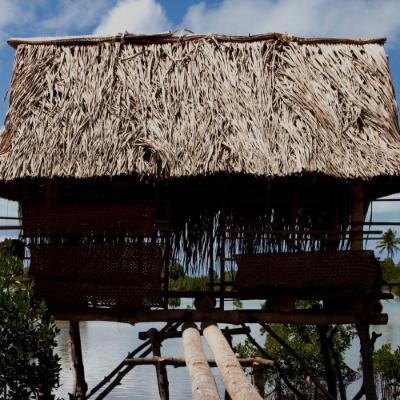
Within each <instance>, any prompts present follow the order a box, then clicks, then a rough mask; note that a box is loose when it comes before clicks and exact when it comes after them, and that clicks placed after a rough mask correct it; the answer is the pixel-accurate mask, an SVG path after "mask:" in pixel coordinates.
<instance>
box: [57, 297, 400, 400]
mask: <svg viewBox="0 0 400 400" xmlns="http://www.w3.org/2000/svg"><path fill="white" fill-rule="evenodd" d="M258 304H259V302H258V301H255V302H253V301H248V302H245V304H244V306H245V307H246V308H257V307H258ZM384 309H385V312H387V313H388V314H389V324H388V325H385V326H375V327H374V328H373V329H374V330H375V331H376V332H380V333H383V336H382V337H381V338H379V339H378V341H377V346H378V347H380V346H382V344H384V343H392V346H393V347H397V346H399V345H400V333H399V332H400V302H399V301H394V300H393V301H387V302H385V303H384ZM58 326H59V328H60V330H61V332H60V334H59V336H58V353H59V354H60V356H61V361H62V373H61V382H62V387H61V388H60V390H59V391H58V396H61V397H63V398H68V395H67V394H68V391H69V390H70V388H71V384H72V374H71V370H70V365H69V350H68V328H69V325H68V323H67V322H59V323H58ZM152 326H154V327H156V328H158V329H159V328H161V327H162V326H163V324H149V323H142V324H138V325H136V326H130V325H128V324H120V323H114V322H82V323H81V324H80V328H81V337H82V351H83V357H84V362H85V373H86V380H87V382H88V385H89V388H91V387H93V385H95V384H96V383H98V382H99V381H100V380H101V379H102V378H103V377H104V376H105V375H107V374H108V373H109V372H110V371H111V370H112V369H113V367H114V366H115V365H117V364H118V363H119V362H120V361H121V360H122V359H123V358H124V357H126V355H127V353H128V352H129V351H130V350H132V349H134V348H135V347H136V346H138V345H139V344H141V343H142V341H141V340H140V339H138V332H140V331H145V330H147V329H149V328H150V327H152ZM223 326H224V325H221V327H223ZM252 331H253V335H254V336H255V337H256V339H257V340H258V341H259V343H261V344H262V343H263V341H264V339H263V338H262V337H261V336H260V334H259V329H258V327H257V326H252ZM241 340H243V337H239V336H237V337H236V338H235V343H237V342H238V341H241ZM181 343H182V342H181V340H180V339H168V340H166V341H165V342H164V345H163V346H162V349H161V352H162V354H163V355H168V356H177V357H181V356H183V350H182V344H181ZM203 344H204V348H205V349H206V352H208V355H210V352H209V349H208V347H207V345H206V343H204V342H203ZM346 361H347V363H348V364H349V366H350V367H352V368H353V369H357V366H358V364H359V345H358V340H355V341H354V343H353V346H352V347H351V349H350V350H349V351H348V352H347V354H346ZM213 373H214V374H215V377H216V381H217V384H218V387H219V389H220V392H221V393H222V392H223V389H222V384H221V380H220V379H219V376H218V374H217V370H216V369H213ZM168 377H169V381H170V395H171V399H176V400H186V399H190V398H191V391H190V381H189V377H188V374H187V371H186V368H177V369H175V368H173V367H168ZM359 383H360V382H355V383H354V384H353V385H352V387H350V389H349V392H350V393H355V392H356V391H357V389H358V386H359ZM133 398H134V399H146V400H150V399H158V398H159V397H158V390H157V382H156V376H155V372H154V367H152V366H139V367H136V368H134V369H133V370H132V371H131V372H130V373H129V374H128V375H127V376H126V377H125V378H124V380H123V381H122V385H121V386H119V387H117V388H116V389H114V391H113V392H112V393H111V394H110V395H109V396H108V399H114V400H120V399H133Z"/></svg>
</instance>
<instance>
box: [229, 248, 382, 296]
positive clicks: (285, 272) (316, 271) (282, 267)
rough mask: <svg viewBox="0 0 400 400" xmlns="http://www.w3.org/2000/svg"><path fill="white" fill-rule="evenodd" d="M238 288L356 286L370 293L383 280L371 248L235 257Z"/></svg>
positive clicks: (338, 287) (335, 287) (343, 287)
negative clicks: (367, 249)
mask: <svg viewBox="0 0 400 400" xmlns="http://www.w3.org/2000/svg"><path fill="white" fill-rule="evenodd" d="M236 261H237V263H238V265H239V269H238V272H237V275H236V282H235V288H236V289H238V290H268V289H269V288H270V289H277V288H282V289H355V290H361V291H363V292H373V291H376V290H377V289H378V287H379V286H380V283H381V281H382V278H381V271H380V266H379V263H378V261H377V260H376V259H375V257H374V254H373V252H372V251H343V252H332V253H331V252H321V253H284V254H259V255H242V256H237V257H236Z"/></svg>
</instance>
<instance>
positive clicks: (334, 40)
mask: <svg viewBox="0 0 400 400" xmlns="http://www.w3.org/2000/svg"><path fill="white" fill-rule="evenodd" d="M206 38H212V39H213V40H217V41H220V42H253V41H258V40H282V41H285V42H290V41H294V42H297V43H299V44H317V43H326V44H359V45H364V44H371V43H376V44H382V45H383V44H384V43H385V42H386V38H383V37H380V38H344V37H343V38H339V37H300V36H292V35H289V34H287V33H277V32H273V33H261V34H256V35H222V34H214V33H213V34H208V35H203V34H186V35H176V34H175V33H173V32H163V33H157V34H150V35H145V34H133V33H128V32H125V33H120V34H118V35H106V36H96V35H85V36H63V37H32V38H10V39H9V40H8V41H7V43H8V44H9V45H10V46H12V47H14V48H16V47H17V46H18V45H20V44H31V45H52V44H59V45H62V44H65V45H74V44H87V45H90V44H96V43H103V42H124V43H136V44H151V43H168V42H179V41H193V40H201V39H206Z"/></svg>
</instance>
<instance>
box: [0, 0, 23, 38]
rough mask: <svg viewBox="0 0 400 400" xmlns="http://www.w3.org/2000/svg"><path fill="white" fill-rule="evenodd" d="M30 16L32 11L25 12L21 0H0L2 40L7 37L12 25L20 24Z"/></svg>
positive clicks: (0, 32) (0, 33)
mask: <svg viewBox="0 0 400 400" xmlns="http://www.w3.org/2000/svg"><path fill="white" fill-rule="evenodd" d="M29 18H30V13H29V12H28V11H26V12H24V10H23V8H22V7H21V2H20V1H17V0H0V41H1V42H2V41H3V40H4V39H5V38H6V36H7V34H8V30H9V29H10V28H11V27H13V26H16V25H18V26H20V25H21V24H22V23H24V22H27V20H28V19H29Z"/></svg>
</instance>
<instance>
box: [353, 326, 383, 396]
mask: <svg viewBox="0 0 400 400" xmlns="http://www.w3.org/2000/svg"><path fill="white" fill-rule="evenodd" d="M356 328H357V333H358V337H359V338H360V353H361V364H362V371H363V390H364V394H365V398H366V400H377V399H378V397H377V395H376V387H375V379H374V365H373V353H374V344H373V340H372V339H371V337H370V335H369V324H367V323H364V324H357V325H356Z"/></svg>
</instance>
